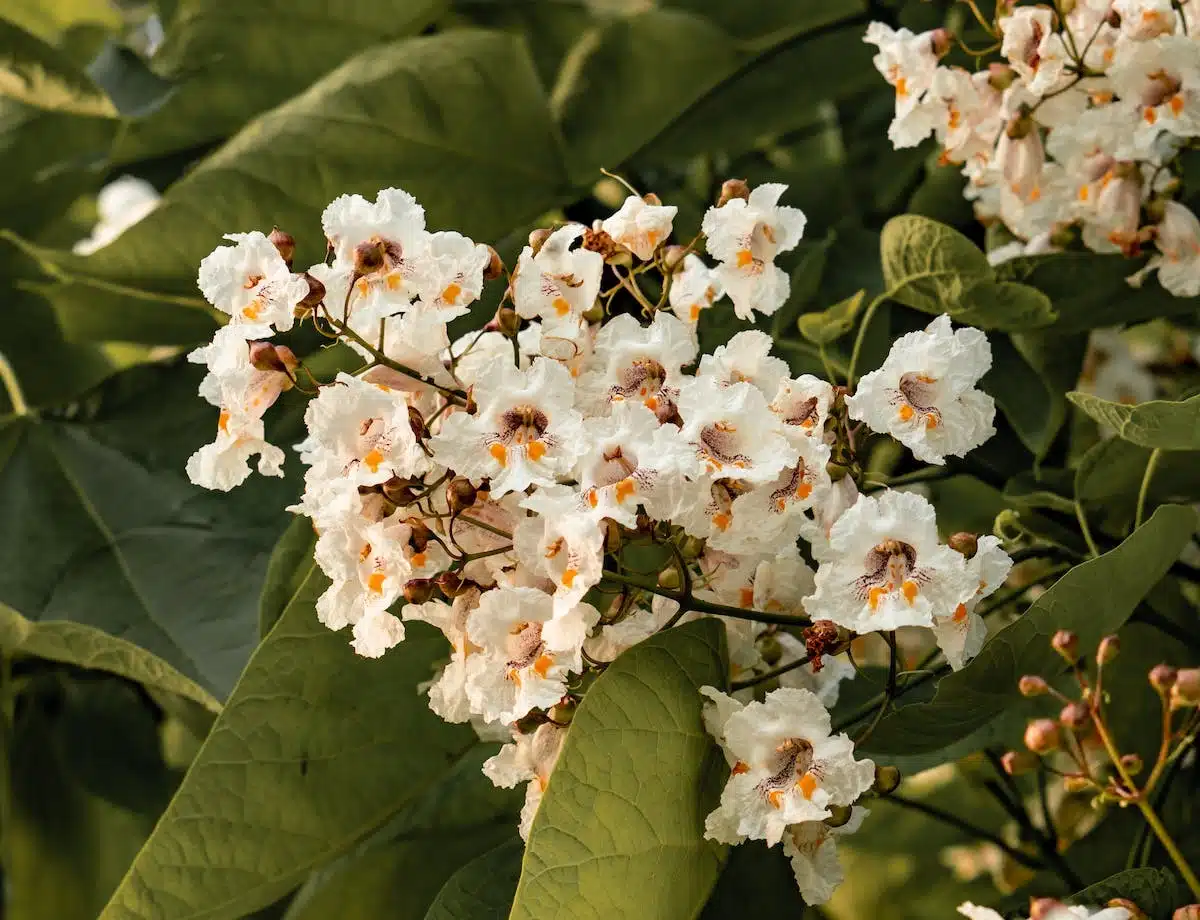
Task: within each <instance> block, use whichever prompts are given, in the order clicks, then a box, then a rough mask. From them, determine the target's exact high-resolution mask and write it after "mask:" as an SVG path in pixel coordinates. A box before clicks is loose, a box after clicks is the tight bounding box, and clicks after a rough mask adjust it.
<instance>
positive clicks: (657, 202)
mask: <svg viewBox="0 0 1200 920" xmlns="http://www.w3.org/2000/svg"><path fill="white" fill-rule="evenodd" d="M642 201H644V202H646V204H648V205H650V206H651V207H654V208H661V207H662V199H661V198H659V197H658V196H657V195H655V194H654V192H646V194H645V195H643V196H642Z"/></svg>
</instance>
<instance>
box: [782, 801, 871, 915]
mask: <svg viewBox="0 0 1200 920" xmlns="http://www.w3.org/2000/svg"><path fill="white" fill-rule="evenodd" d="M869 814H870V812H869V811H867V809H865V808H862V807H861V806H858V805H855V806H854V807H853V808H852V809H851V810H850V820H849V821H847V822H846V823H845V824H843V825H842V826H841V827H830V826H829V825H828V824H826V823H825V822H824V821H805V822H803V823H801V824H793V825H792V826H791V827H789V828H788V829H787V831H786V832H785V833H784V835H783V855H784V856H786V857H787V858H788V859H789V860H790V861H791V863H792V873H793V874H794V875H795V876H796V885H797V887H798V888H799V889H800V896H801V897H802V898H804V902H805V903H806V904H824V903H825V902H826V901H828V900H829V899H830V898H832V897H833V893H834V891H835V890H837V887H838V885H840V884H841V883H842V882H843V881H844V880H845V878H846V873H845V870H843V869H842V864H841V863H840V862H839V861H838V857H837V843H836V841H837V838H838V837H844V836H845V835H847V834H853V833H854V832H855V831H857V830H858V829H859V828H860V827H862V823H863V821H864V819H866V817H867V815H869Z"/></svg>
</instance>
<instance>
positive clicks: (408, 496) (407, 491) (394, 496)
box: [379, 476, 417, 505]
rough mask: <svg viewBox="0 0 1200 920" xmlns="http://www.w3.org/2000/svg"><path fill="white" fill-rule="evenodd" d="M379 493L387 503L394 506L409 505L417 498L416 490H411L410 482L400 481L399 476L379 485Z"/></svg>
mask: <svg viewBox="0 0 1200 920" xmlns="http://www.w3.org/2000/svg"><path fill="white" fill-rule="evenodd" d="M379 491H381V492H382V493H383V494H384V497H385V498H387V500H388V501H390V502H392V503H393V504H396V505H411V504H412V503H413V501H415V500H416V497H417V490H416V489H414V488H413V482H412V480H411V479H402V478H400V477H399V476H393V477H392V478H391V479H389V480H387V482H385V483H383V484H382V485H380V486H379Z"/></svg>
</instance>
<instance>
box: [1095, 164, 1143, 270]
mask: <svg viewBox="0 0 1200 920" xmlns="http://www.w3.org/2000/svg"><path fill="white" fill-rule="evenodd" d="M1141 209H1142V175H1141V173H1140V172H1138V171H1137V165H1136V164H1133V163H1122V164H1119V165H1118V166H1116V167H1114V169H1113V170H1112V171H1111V173H1110V174H1109V181H1108V182H1107V183H1104V184H1103V185H1102V186H1101V188H1100V194H1099V195H1098V196H1096V214H1095V217H1094V219H1093V222H1094V223H1096V224H1097V225H1099V228H1100V229H1101V231H1102V232H1103V233H1104V234H1105V237H1106V239H1107V240H1108V242H1110V243H1112V244H1114V245H1116V246H1120V247H1121V248H1122V249H1129V248H1130V247H1132V246H1133V245H1134V244H1135V243H1136V242H1137V240H1138V225H1139V222H1140V219H1141Z"/></svg>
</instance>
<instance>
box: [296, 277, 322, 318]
mask: <svg viewBox="0 0 1200 920" xmlns="http://www.w3.org/2000/svg"><path fill="white" fill-rule="evenodd" d="M304 280H305V281H306V282H308V293H307V294H305V295H304V297H303V298H302V299H301V301H300V302H299V303H298V304H296V315H297V316H305V315H307V314H308V313H310V312H311V311H312V310H313V308H314V307H316V306H317V304H319V303H321V302H322V301H323V300H324V299H325V285H324V284H322V283H321V282H320V281H318V280H317V279H316V278H314V277H313V276H312V275H310V274H309V273H308V272H305V273H304Z"/></svg>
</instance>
